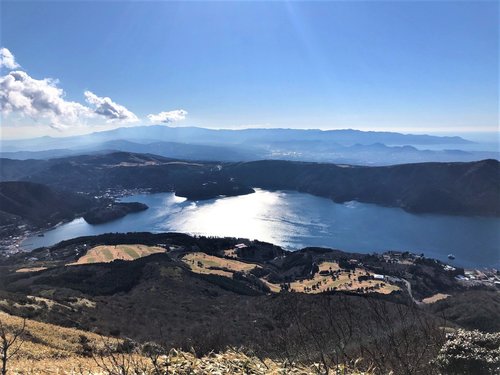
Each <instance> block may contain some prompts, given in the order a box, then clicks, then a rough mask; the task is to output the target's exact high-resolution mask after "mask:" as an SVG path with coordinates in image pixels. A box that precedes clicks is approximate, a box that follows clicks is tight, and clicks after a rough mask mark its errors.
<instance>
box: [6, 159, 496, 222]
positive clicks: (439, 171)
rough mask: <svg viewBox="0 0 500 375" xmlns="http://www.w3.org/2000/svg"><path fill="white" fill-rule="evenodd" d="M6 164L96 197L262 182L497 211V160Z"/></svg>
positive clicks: (430, 208) (383, 201)
mask: <svg viewBox="0 0 500 375" xmlns="http://www.w3.org/2000/svg"><path fill="white" fill-rule="evenodd" d="M1 164H2V169H1V178H2V179H3V180H5V179H9V178H10V179H16V180H25V181H32V182H38V183H43V184H46V185H49V186H53V187H56V188H64V189H68V190H73V191H84V192H89V193H97V194H100V193H102V192H103V191H104V190H106V189H115V190H122V189H148V190H150V191H152V192H166V191H175V192H176V194H177V195H179V196H184V197H186V198H188V199H211V198H216V197H218V196H221V195H223V196H236V195H242V194H249V193H252V192H253V190H252V188H253V187H260V188H264V189H286V190H296V191H300V192H305V193H310V194H314V195H318V196H322V197H326V198H330V199H333V200H334V201H336V202H346V201H351V200H356V201H359V202H365V203H375V204H380V205H384V206H391V207H401V208H403V209H404V210H407V211H409V212H414V213H441V214H454V215H481V216H498V215H500V200H499V199H498V197H499V196H500V163H499V162H498V161H496V160H493V159H488V160H482V161H478V162H469V163H419V164H400V165H392V166H385V167H360V166H350V165H337V164H327V163H307V162H292V161H269V160H265V161H256V162H246V163H208V162H204V163H203V162H197V163H194V162H186V161H179V160H173V159H167V158H164V157H161V156H155V155H149V154H132V153H125V152H118V153H111V154H101V155H86V156H74V157H68V158H60V159H51V160H48V161H39V162H37V163H36V164H35V165H31V166H30V161H20V160H18V161H15V160H6V159H3V160H2V163H1ZM26 167H28V168H26ZM25 168H26V169H25ZM23 171H24V172H23Z"/></svg>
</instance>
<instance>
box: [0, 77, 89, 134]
mask: <svg viewBox="0 0 500 375" xmlns="http://www.w3.org/2000/svg"><path fill="white" fill-rule="evenodd" d="M0 110H1V112H2V114H4V115H8V114H10V113H13V112H14V113H17V114H20V115H21V116H28V117H30V118H32V119H33V120H35V121H38V120H41V119H47V120H48V121H49V122H50V126H53V127H55V128H64V127H65V126H67V125H70V124H74V123H77V122H79V121H80V120H82V119H84V118H89V117H92V116H93V111H92V110H91V109H90V108H87V107H85V106H83V105H81V104H80V103H77V102H71V101H67V100H65V99H64V91H63V90H62V89H60V88H58V87H57V81H56V80H52V79H49V78H45V79H41V80H39V79H34V78H32V77H30V76H29V75H28V74H27V73H26V72H23V71H12V72H9V73H8V74H7V75H5V76H2V77H0Z"/></svg>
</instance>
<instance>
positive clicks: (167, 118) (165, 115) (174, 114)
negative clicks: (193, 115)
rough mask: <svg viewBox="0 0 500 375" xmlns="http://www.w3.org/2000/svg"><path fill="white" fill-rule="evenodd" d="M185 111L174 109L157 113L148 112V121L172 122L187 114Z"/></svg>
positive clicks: (180, 119) (181, 118) (183, 117)
mask: <svg viewBox="0 0 500 375" xmlns="http://www.w3.org/2000/svg"><path fill="white" fill-rule="evenodd" d="M187 114H188V113H187V111H185V110H183V109H176V110H174V111H167V112H160V113H158V114H157V115H155V114H150V115H148V119H149V121H151V122H153V123H156V124H157V123H163V124H169V123H172V122H177V121H182V120H184V119H185V118H186V116H187Z"/></svg>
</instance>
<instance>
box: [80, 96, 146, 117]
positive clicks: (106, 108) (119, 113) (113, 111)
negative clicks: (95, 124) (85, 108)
mask: <svg viewBox="0 0 500 375" xmlns="http://www.w3.org/2000/svg"><path fill="white" fill-rule="evenodd" d="M85 99H86V100H87V103H89V104H91V105H93V106H94V107H95V110H94V112H95V113H97V114H98V115H101V116H104V117H106V118H107V119H109V121H115V120H116V121H123V122H135V121H138V120H139V119H138V118H137V116H136V115H135V114H133V113H132V112H130V111H129V110H128V109H127V108H125V107H124V106H122V105H120V104H117V103H115V102H113V101H112V100H111V99H110V98H108V97H100V96H97V95H95V94H94V93H93V92H91V91H85Z"/></svg>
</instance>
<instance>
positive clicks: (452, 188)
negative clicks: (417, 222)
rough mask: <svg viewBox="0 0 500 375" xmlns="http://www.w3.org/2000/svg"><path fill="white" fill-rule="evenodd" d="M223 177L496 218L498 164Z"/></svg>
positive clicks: (306, 168)
mask: <svg viewBox="0 0 500 375" xmlns="http://www.w3.org/2000/svg"><path fill="white" fill-rule="evenodd" d="M226 173H228V174H230V175H231V176H233V177H234V178H236V179H237V180H239V181H241V182H243V183H245V184H249V185H251V186H253V187H260V188H264V189H288V190H296V191H300V192H305V193H310V194H314V195H319V196H323V197H326V198H331V199H333V200H334V201H336V202H347V201H352V200H356V201H359V202H366V203H376V204H380V205H384V206H393V207H401V208H403V209H405V210H407V211H409V212H414V213H431V212H432V213H444V214H457V215H491V216H498V215H500V200H499V199H498V197H500V163H499V162H498V161H496V160H483V161H478V162H472V163H421V164H401V165H394V166H388V167H359V166H343V165H335V164H322V163H301V162H285V161H258V162H249V163H240V164H233V165H230V166H227V167H226Z"/></svg>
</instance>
